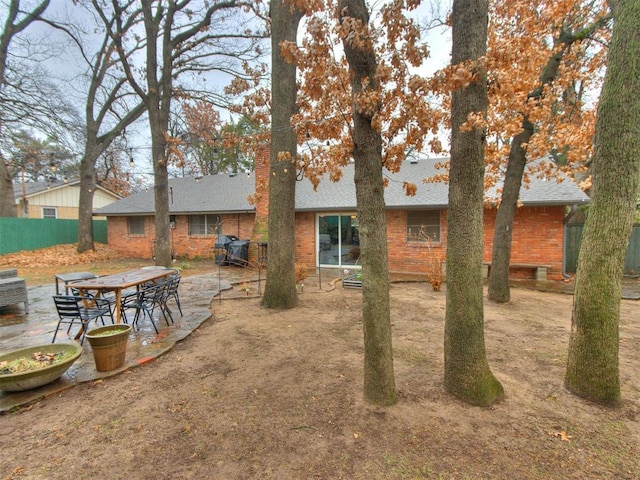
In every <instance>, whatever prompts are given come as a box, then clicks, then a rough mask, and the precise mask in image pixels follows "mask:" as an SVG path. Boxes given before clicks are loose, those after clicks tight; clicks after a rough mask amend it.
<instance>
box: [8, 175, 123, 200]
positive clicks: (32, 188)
mask: <svg viewBox="0 0 640 480" xmlns="http://www.w3.org/2000/svg"><path fill="white" fill-rule="evenodd" d="M78 185H80V179H73V180H67V181H64V180H58V181H55V182H25V183H24V190H25V192H24V193H25V195H26V196H27V198H29V197H32V196H34V195H37V194H39V193H42V192H46V191H49V192H50V191H52V190H58V189H61V188H67V187H75V186H78ZM96 188H98V189H99V190H102V191H104V192H107V193H108V194H110V195H113V196H114V197H116V198H122V197H121V196H120V195H118V194H117V193H115V192H113V191H111V190H109V189H107V188H104V187H102V186H100V185H98V186H97V187H96ZM22 194H23V192H22V183H21V182H20V183H19V182H16V183H14V184H13V195H14V197H15V198H16V199H20V198H22Z"/></svg>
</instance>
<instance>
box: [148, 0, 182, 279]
mask: <svg viewBox="0 0 640 480" xmlns="http://www.w3.org/2000/svg"><path fill="white" fill-rule="evenodd" d="M142 12H143V18H144V27H145V31H146V38H147V63H146V68H147V87H148V93H147V109H148V112H149V126H150V128H151V146H152V149H151V150H152V151H151V158H152V163H153V191H154V201H155V231H156V237H155V256H156V265H160V266H165V267H168V266H170V265H171V245H170V243H171V240H170V238H171V237H170V233H171V232H170V229H169V176H168V170H167V151H166V149H167V141H166V138H165V135H166V133H167V132H168V131H169V111H170V107H171V94H172V92H171V89H172V81H171V74H172V69H173V65H172V62H171V55H172V50H173V49H172V48H171V46H172V45H171V38H170V28H172V27H173V23H172V21H169V20H167V25H166V26H165V29H167V30H168V32H166V33H165V35H164V36H163V37H162V39H163V45H162V58H161V63H160V65H161V68H162V72H161V76H160V78H159V77H158V30H159V28H160V20H161V16H160V12H161V11H160V10H158V12H157V13H155V12H154V11H153V9H152V2H151V1H150V0H144V1H143V2H142ZM174 13H175V12H174V11H171V10H170V11H169V12H168V14H170V15H171V16H172V18H173V14H174Z"/></svg>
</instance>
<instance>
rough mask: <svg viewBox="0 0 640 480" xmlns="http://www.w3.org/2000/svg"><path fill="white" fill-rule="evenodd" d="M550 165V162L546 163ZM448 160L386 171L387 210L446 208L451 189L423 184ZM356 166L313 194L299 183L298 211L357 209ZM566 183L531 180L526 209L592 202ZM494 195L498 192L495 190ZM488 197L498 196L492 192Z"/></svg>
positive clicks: (407, 164) (523, 197)
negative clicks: (412, 191) (407, 188)
mask: <svg viewBox="0 0 640 480" xmlns="http://www.w3.org/2000/svg"><path fill="white" fill-rule="evenodd" d="M545 160H546V161H547V162H549V161H550V160H549V159H545ZM447 161H448V160H447V159H442V158H440V159H420V160H418V161H417V162H416V163H411V162H405V164H404V165H403V166H402V168H401V169H400V171H399V172H398V173H395V174H392V173H389V172H387V171H384V175H385V177H386V178H387V179H388V185H387V188H386V189H385V192H384V198H385V204H386V206H387V208H392V209H407V208H446V207H447V205H448V203H449V198H448V195H449V187H448V185H447V184H445V183H440V182H439V183H423V181H422V180H423V179H425V178H430V177H433V176H434V175H436V174H439V173H446V172H444V171H443V170H437V169H436V168H435V165H436V164H437V163H444V162H447ZM353 174H354V165H353V164H349V165H347V166H346V167H345V168H344V169H343V178H342V180H341V181H340V182H337V183H333V182H331V181H329V180H323V181H322V182H321V183H320V185H319V186H318V190H317V192H314V191H313V187H312V185H311V183H310V182H308V181H303V182H300V183H299V184H298V185H297V186H296V187H297V188H296V210H298V211H313V210H332V209H333V210H340V209H350V210H353V209H355V208H356V190H355V185H354V183H353ZM561 176H562V177H563V178H564V181H563V182H560V183H558V182H557V180H556V179H555V178H553V179H544V178H534V177H533V176H531V177H530V180H531V182H530V184H529V188H525V187H522V188H521V189H520V201H521V202H522V204H524V205H529V206H533V205H573V204H582V203H587V202H588V201H589V197H588V196H587V195H586V194H585V193H584V192H583V191H582V190H581V189H580V188H579V187H578V186H577V185H576V183H575V182H574V181H573V180H571V179H570V178H569V177H567V176H566V175H561ZM405 181H406V182H410V183H414V184H416V185H417V187H418V191H417V192H416V195H415V196H412V197H408V196H406V195H405V192H404V189H403V182H405ZM493 191H495V188H494V189H493ZM488 196H495V195H494V194H493V193H492V191H489V192H488Z"/></svg>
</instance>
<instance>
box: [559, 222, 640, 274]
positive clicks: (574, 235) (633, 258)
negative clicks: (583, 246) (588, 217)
mask: <svg viewBox="0 0 640 480" xmlns="http://www.w3.org/2000/svg"><path fill="white" fill-rule="evenodd" d="M583 229H584V224H582V223H576V224H570V225H565V230H564V260H565V271H566V272H567V273H576V267H577V266H578V252H579V251H580V239H581V238H582V230H583ZM624 274H625V275H640V224H636V225H634V226H633V230H631V235H630V236H629V246H628V247H627V256H626V258H625V260H624Z"/></svg>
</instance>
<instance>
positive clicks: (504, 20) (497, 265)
mask: <svg viewBox="0 0 640 480" xmlns="http://www.w3.org/2000/svg"><path fill="white" fill-rule="evenodd" d="M519 19H527V20H526V21H522V20H519ZM609 20H610V14H609V12H608V10H607V8H606V6H605V5H604V4H603V3H601V2H594V1H592V0H589V1H587V2H577V3H576V2H575V1H574V0H564V1H553V2H548V3H547V2H536V3H531V2H515V1H510V2H494V3H493V4H492V15H491V22H490V26H489V32H490V33H489V50H488V52H487V62H488V68H489V71H490V78H489V87H490V92H489V93H490V112H489V118H488V125H489V131H490V138H491V140H492V141H491V142H490V143H489V145H488V149H487V150H488V152H487V153H488V164H489V166H490V167H489V169H488V172H489V173H488V177H487V183H489V184H490V183H494V182H495V181H496V178H497V177H502V172H504V180H503V187H502V195H501V199H500V205H499V207H498V211H497V215H496V225H495V231H494V240H493V254H492V261H491V272H490V277H489V299H491V300H493V301H496V302H507V301H509V298H510V294H509V293H510V292H509V260H510V256H511V238H512V232H513V220H514V216H515V213H516V210H517V208H518V197H519V192H520V188H521V184H522V181H523V175H524V174H525V167H526V164H527V161H531V160H534V159H536V158H538V157H540V156H542V155H547V154H551V155H553V156H554V159H556V162H557V163H560V164H563V165H564V166H565V169H569V172H570V173H571V172H576V171H581V170H582V169H584V165H585V163H586V162H587V160H588V159H589V158H590V155H591V149H592V135H593V127H594V106H593V105H590V106H588V107H587V108H585V106H584V102H585V99H584V98H583V96H584V93H585V92H586V91H589V90H596V89H597V88H598V86H599V81H600V77H599V76H598V75H597V74H596V73H597V72H598V71H599V70H600V69H602V66H603V62H604V57H603V48H602V45H601V44H602V43H605V42H606V39H607V34H608V30H607V29H606V26H607V24H608V22H609ZM505 163H506V168H505ZM536 167H537V168H538V169H539V171H538V172H534V173H532V174H534V175H538V174H541V175H549V176H553V169H554V168H555V167H554V166H552V165H551V164H548V163H547V164H538V165H537V166H536ZM498 172H500V173H498ZM523 188H526V176H525V185H524V187H523Z"/></svg>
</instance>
